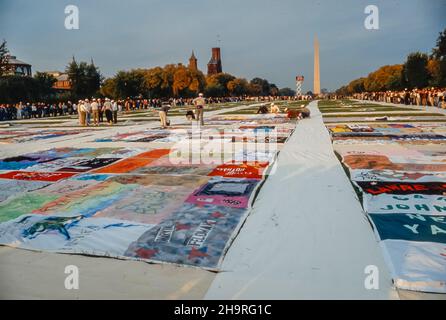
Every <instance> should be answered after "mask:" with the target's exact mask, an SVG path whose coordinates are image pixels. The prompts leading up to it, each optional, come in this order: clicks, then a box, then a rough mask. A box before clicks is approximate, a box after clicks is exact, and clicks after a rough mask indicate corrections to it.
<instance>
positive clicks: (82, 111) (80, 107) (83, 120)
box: [77, 100, 87, 127]
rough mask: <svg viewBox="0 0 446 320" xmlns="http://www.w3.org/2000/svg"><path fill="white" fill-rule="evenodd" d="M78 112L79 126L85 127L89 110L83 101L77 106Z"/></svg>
mask: <svg viewBox="0 0 446 320" xmlns="http://www.w3.org/2000/svg"><path fill="white" fill-rule="evenodd" d="M77 111H78V113H79V124H80V125H81V126H83V127H85V125H86V118H87V110H86V109H85V104H84V102H83V101H82V100H79V103H78V105H77Z"/></svg>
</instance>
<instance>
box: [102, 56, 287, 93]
mask: <svg viewBox="0 0 446 320" xmlns="http://www.w3.org/2000/svg"><path fill="white" fill-rule="evenodd" d="M100 92H101V94H102V95H104V96H108V97H112V98H115V99H123V98H126V97H136V96H143V97H146V98H163V97H184V98H188V97H194V96H196V95H197V94H198V93H199V92H203V93H204V94H205V95H206V96H207V97H227V96H244V95H251V96H278V95H284V96H285V95H294V93H295V92H294V91H293V90H291V89H290V88H282V89H279V88H278V87H277V86H276V85H275V84H273V83H270V82H269V81H268V80H266V79H262V78H254V79H252V80H251V81H249V82H248V80H246V79H244V78H237V77H235V76H233V75H231V74H228V73H218V74H214V75H210V76H205V75H204V74H203V73H202V72H201V71H199V70H194V69H191V68H189V67H187V66H184V65H183V64H181V63H179V64H168V65H166V66H164V67H155V68H151V69H135V70H130V71H119V72H118V73H117V74H116V75H115V76H114V77H112V78H108V79H106V80H105V81H104V83H103V85H102V87H101V90H100Z"/></svg>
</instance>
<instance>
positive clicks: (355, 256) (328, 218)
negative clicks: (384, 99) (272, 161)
mask: <svg viewBox="0 0 446 320" xmlns="http://www.w3.org/2000/svg"><path fill="white" fill-rule="evenodd" d="M316 104H317V102H313V103H311V105H310V110H311V112H312V117H311V119H306V120H303V121H300V122H299V124H298V125H297V127H296V131H295V132H294V134H293V136H292V137H291V139H290V140H289V141H288V143H287V144H286V145H285V147H284V149H283V150H282V151H281V153H280V156H279V161H278V167H277V171H276V172H275V174H273V175H271V176H270V177H269V178H268V180H267V182H266V183H265V185H264V186H263V188H262V189H261V191H260V193H259V195H258V198H257V201H256V202H255V205H254V208H253V210H252V213H251V215H250V216H249V217H248V219H247V221H246V223H245V225H244V227H243V229H242V230H241V232H240V234H239V236H238V237H237V239H236V240H235V241H234V243H233V244H232V247H231V248H230V250H229V252H228V253H227V255H226V258H225V260H224V262H223V266H222V269H223V272H221V273H219V274H218V275H217V276H216V278H215V280H214V281H213V283H212V285H211V287H210V289H209V291H208V292H207V294H206V296H205V298H207V299H389V298H396V297H397V294H396V291H395V290H394V289H392V284H391V278H390V274H389V272H388V269H387V266H386V265H385V263H384V260H383V256H382V252H381V250H380V248H379V246H378V243H377V241H376V240H375V237H374V235H373V231H372V228H371V227H370V225H369V224H368V221H367V219H366V217H365V216H364V213H363V211H362V208H361V206H360V204H359V201H357V200H356V199H355V198H356V194H355V192H354V190H353V188H352V186H351V184H350V181H349V180H348V178H347V176H346V174H345V173H344V171H343V169H342V167H341V165H340V163H339V161H338V160H337V158H336V157H335V155H334V153H333V148H332V145H331V141H330V138H329V135H328V132H327V130H326V129H325V126H324V124H323V122H322V117H321V114H320V112H319V110H318V109H317V107H316ZM367 265H375V266H377V267H378V268H379V276H380V279H379V290H366V289H365V287H364V280H365V277H366V275H365V273H364V268H365V267H366V266H367Z"/></svg>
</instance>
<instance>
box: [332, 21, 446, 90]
mask: <svg viewBox="0 0 446 320" xmlns="http://www.w3.org/2000/svg"><path fill="white" fill-rule="evenodd" d="M426 87H446V29H445V30H444V31H443V32H440V35H439V37H438V39H437V42H436V47H435V48H433V49H432V52H431V53H430V54H429V55H428V54H426V53H422V52H414V53H410V54H409V55H408V56H407V58H406V61H405V62H404V63H403V64H397V65H388V66H383V67H381V68H379V69H378V70H376V71H374V72H372V73H370V74H369V75H368V76H367V77H362V78H359V79H355V80H353V81H351V82H350V83H349V84H347V85H345V86H343V87H341V88H339V89H338V90H337V91H336V93H337V94H341V95H351V94H354V93H361V92H383V91H388V90H391V91H401V90H404V89H408V90H412V89H414V88H417V89H423V88H426Z"/></svg>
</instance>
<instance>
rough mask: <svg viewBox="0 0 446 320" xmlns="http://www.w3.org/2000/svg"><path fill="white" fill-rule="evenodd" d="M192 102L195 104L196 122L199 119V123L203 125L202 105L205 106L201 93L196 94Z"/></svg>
mask: <svg viewBox="0 0 446 320" xmlns="http://www.w3.org/2000/svg"><path fill="white" fill-rule="evenodd" d="M192 103H193V104H194V106H195V117H196V119H197V122H198V121H200V125H202V126H203V125H204V119H203V118H204V115H203V114H204V107H205V106H206V100H205V99H204V97H203V94H202V93H200V94H198V98H195V99H194V100H193V101H192Z"/></svg>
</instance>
